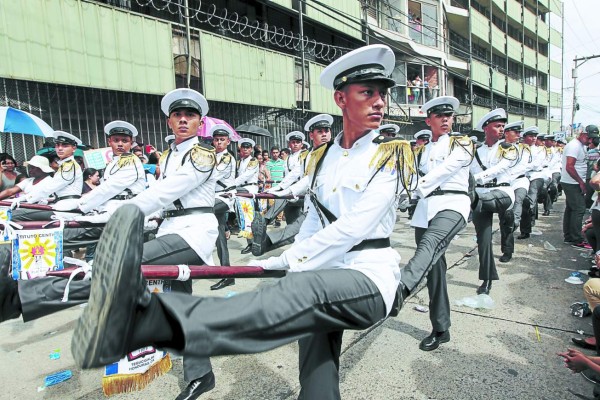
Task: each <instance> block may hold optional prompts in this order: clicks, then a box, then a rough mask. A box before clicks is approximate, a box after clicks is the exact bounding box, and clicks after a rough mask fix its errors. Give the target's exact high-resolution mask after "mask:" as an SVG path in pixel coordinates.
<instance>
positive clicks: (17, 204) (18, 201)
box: [10, 197, 22, 210]
mask: <svg viewBox="0 0 600 400" xmlns="http://www.w3.org/2000/svg"><path fill="white" fill-rule="evenodd" d="M21 200H22V199H21V198H20V197H17V198H16V199H13V200H12V202H11V204H10V209H11V210H14V209H15V208H19V207H20V206H21Z"/></svg>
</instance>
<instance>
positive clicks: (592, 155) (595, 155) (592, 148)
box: [585, 138, 600, 208]
mask: <svg viewBox="0 0 600 400" xmlns="http://www.w3.org/2000/svg"><path fill="white" fill-rule="evenodd" d="M599 144H600V138H595V139H592V140H591V143H590V145H589V146H588V151H587V155H588V161H587V172H586V174H585V184H586V186H587V192H586V193H585V208H590V207H591V206H592V195H593V194H594V190H592V187H591V186H590V184H589V182H590V178H591V177H592V175H593V172H594V167H595V165H596V162H597V161H598V160H600V149H599V148H598V145H599Z"/></svg>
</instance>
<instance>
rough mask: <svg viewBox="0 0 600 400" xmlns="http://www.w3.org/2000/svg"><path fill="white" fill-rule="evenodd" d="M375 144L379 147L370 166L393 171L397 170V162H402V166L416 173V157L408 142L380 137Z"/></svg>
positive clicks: (375, 140)
mask: <svg viewBox="0 0 600 400" xmlns="http://www.w3.org/2000/svg"><path fill="white" fill-rule="evenodd" d="M373 143H375V144H378V145H379V146H378V148H377V151H376V152H375V154H374V155H373V158H372V159H371V162H370V163H369V166H371V167H372V166H375V167H376V168H377V169H380V168H388V169H390V170H392V169H394V168H395V166H396V162H397V161H400V163H401V165H403V166H409V168H412V172H413V173H414V172H416V171H415V168H414V164H415V155H414V153H413V151H412V148H411V146H410V142H409V141H408V140H404V139H400V138H393V137H386V136H383V135H379V136H377V137H376V138H375V139H373Z"/></svg>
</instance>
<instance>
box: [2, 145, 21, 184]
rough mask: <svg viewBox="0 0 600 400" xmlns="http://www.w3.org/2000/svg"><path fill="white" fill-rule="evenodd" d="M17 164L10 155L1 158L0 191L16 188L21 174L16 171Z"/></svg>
mask: <svg viewBox="0 0 600 400" xmlns="http://www.w3.org/2000/svg"><path fill="white" fill-rule="evenodd" d="M16 168H17V162H16V161H15V159H14V158H13V157H12V156H11V155H10V154H3V155H2V157H0V169H1V171H0V174H1V176H0V179H1V182H0V191H2V190H6V189H10V188H11V187H14V186H15V185H16V184H17V182H15V181H16V180H17V176H18V175H19V173H18V172H17V170H16Z"/></svg>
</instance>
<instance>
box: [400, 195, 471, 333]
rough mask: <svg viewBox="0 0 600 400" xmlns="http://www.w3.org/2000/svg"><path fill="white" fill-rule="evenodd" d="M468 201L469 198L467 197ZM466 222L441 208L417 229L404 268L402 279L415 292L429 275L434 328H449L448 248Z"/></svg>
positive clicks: (457, 215) (442, 330)
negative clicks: (414, 246) (412, 246)
mask: <svg viewBox="0 0 600 400" xmlns="http://www.w3.org/2000/svg"><path fill="white" fill-rule="evenodd" d="M465 201H467V200H466V198H465ZM465 225H466V222H465V219H464V218H463V216H462V215H461V214H460V213H458V212H456V211H454V210H442V211H440V212H438V213H437V214H436V215H435V217H433V218H432V219H431V221H429V225H428V227H427V229H425V228H416V229H415V243H416V244H417V249H416V250H415V254H414V255H413V257H412V258H411V259H410V260H409V261H408V264H406V266H405V267H404V268H403V269H402V274H401V281H402V283H403V284H404V285H405V286H406V288H407V289H408V290H409V291H410V292H412V291H413V290H415V289H416V287H417V286H418V285H419V282H420V281H421V280H422V279H423V277H425V276H427V291H428V293H429V319H430V320H431V326H432V327H433V331H435V332H444V331H447V330H448V329H449V328H450V325H451V324H450V300H449V297H448V286H447V284H446V270H447V264H446V249H447V248H448V246H450V242H451V241H452V238H454V236H456V234H457V233H458V232H460V230H461V229H463V228H464V227H465Z"/></svg>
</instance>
